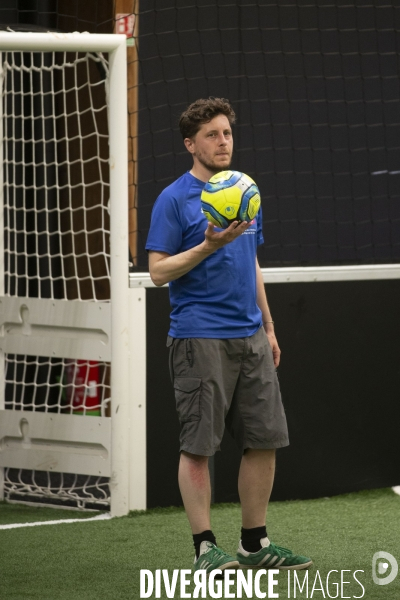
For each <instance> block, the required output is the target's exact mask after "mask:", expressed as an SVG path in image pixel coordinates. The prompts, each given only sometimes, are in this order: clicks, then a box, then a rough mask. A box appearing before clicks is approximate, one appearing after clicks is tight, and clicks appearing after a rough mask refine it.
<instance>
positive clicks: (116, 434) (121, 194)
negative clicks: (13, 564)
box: [109, 36, 129, 516]
mask: <svg viewBox="0 0 400 600" xmlns="http://www.w3.org/2000/svg"><path fill="white" fill-rule="evenodd" d="M122 37H123V41H122V42H121V43H120V44H119V45H118V47H117V48H116V49H115V50H113V51H112V52H110V55H109V63H110V80H109V86H110V87H109V107H110V108H109V144H110V213H111V228H110V231H111V240H110V244H111V311H112V313H111V325H112V327H111V329H112V333H111V356H112V359H111V415H112V421H111V422H112V442H111V449H112V451H111V480H110V487H111V514H112V515H113V516H122V515H126V514H127V513H128V512H129V297H128V287H129V268H128V267H129V265H128V218H127V213H128V148H127V90H126V87H127V68H126V41H125V36H122Z"/></svg>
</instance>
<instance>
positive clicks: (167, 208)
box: [146, 190, 182, 255]
mask: <svg viewBox="0 0 400 600" xmlns="http://www.w3.org/2000/svg"><path fill="white" fill-rule="evenodd" d="M181 245H182V224H181V219H180V217H179V211H178V206H177V202H176V200H175V198H174V197H173V196H171V195H170V194H168V192H167V191H166V190H164V192H162V193H161V194H160V196H159V197H158V198H157V200H156V202H155V204H154V206H153V211H152V213H151V223H150V230H149V235H148V237H147V242H146V250H155V251H156V252H167V253H168V254H171V255H173V254H177V253H178V252H179V250H180V247H181Z"/></svg>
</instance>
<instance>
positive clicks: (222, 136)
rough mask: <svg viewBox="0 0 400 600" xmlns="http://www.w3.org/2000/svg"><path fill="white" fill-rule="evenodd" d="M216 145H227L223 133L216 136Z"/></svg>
mask: <svg viewBox="0 0 400 600" xmlns="http://www.w3.org/2000/svg"><path fill="white" fill-rule="evenodd" d="M218 144H219V145H220V146H226V144H227V140H226V137H225V136H224V134H223V133H220V134H219V136H218Z"/></svg>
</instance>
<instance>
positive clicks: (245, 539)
mask: <svg viewBox="0 0 400 600" xmlns="http://www.w3.org/2000/svg"><path fill="white" fill-rule="evenodd" d="M265 537H267V528H266V527H265V525H264V526H263V527H253V528H252V529H244V528H243V527H242V546H243V548H244V549H245V550H246V551H247V552H258V551H259V550H261V544H260V540H261V538H265Z"/></svg>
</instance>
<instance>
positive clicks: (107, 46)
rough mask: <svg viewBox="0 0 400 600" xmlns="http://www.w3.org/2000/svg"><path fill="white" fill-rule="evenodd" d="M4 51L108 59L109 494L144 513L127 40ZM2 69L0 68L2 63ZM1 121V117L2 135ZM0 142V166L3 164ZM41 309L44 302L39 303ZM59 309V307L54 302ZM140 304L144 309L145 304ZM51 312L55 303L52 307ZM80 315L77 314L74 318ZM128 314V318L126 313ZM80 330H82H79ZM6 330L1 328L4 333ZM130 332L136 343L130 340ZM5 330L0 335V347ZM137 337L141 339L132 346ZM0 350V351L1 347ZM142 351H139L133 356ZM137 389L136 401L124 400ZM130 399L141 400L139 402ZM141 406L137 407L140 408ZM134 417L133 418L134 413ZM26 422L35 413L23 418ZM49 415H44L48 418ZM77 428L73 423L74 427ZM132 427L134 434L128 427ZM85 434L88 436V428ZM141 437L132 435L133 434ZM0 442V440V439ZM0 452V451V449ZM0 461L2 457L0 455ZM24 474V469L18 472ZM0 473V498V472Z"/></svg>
mask: <svg viewBox="0 0 400 600" xmlns="http://www.w3.org/2000/svg"><path fill="white" fill-rule="evenodd" d="M4 51H11V52H13V51H16V52H17V51H19V52H21V51H26V52H58V51H59V52H67V51H68V52H106V53H108V58H109V96H108V104H109V174H110V222H111V225H110V246H111V256H110V264H111V315H110V342H111V343H110V346H111V350H110V356H111V362H112V369H111V396H112V401H111V419H109V418H108V419H107V417H101V418H100V417H99V418H98V421H99V425H100V420H101V421H102V422H104V421H105V420H108V422H109V421H110V420H111V442H110V450H111V462H110V468H109V469H108V470H109V475H110V490H111V513H112V515H113V516H121V515H126V514H127V513H128V512H129V510H132V509H144V508H146V465H145V460H146V454H145V442H146V439H145V387H144V381H145V380H144V378H145V373H144V372H143V371H142V368H143V365H142V363H141V361H140V356H138V355H139V353H140V354H142V353H143V352H144V349H145V330H144V327H145V324H143V323H141V322H138V320H137V319H135V315H134V314H133V310H131V311H130V305H131V307H132V309H134V305H135V303H137V302H138V301H142V300H143V299H142V297H141V293H140V292H141V290H129V263H128V147H127V127H128V122H127V60H126V36H125V35H117V34H87V33H65V34H64V33H51V32H49V33H20V32H1V33H0V56H1V53H2V52H4ZM0 63H1V61H0ZM1 122H2V115H1V114H0V133H1ZM2 158H3V156H2V143H0V162H2ZM2 239H3V182H2V172H1V177H0V244H1V248H0V251H1V252H3V243H2ZM0 296H1V297H2V298H1V299H0V300H2V299H3V297H4V265H3V264H1V265H0ZM43 302H45V300H43ZM56 302H57V303H60V302H65V301H56ZM143 304H144V302H143ZM53 306H54V303H53ZM78 312H79V311H78ZM130 313H131V314H130ZM81 326H82V325H81ZM3 329H4V328H3ZM133 331H135V337H136V339H135V340H134V339H132V335H131V334H132V332H133ZM2 336H4V331H3V332H2V333H1V335H0V341H1V338H2ZM138 338H139V339H138ZM0 346H2V344H0ZM137 348H140V351H139V350H137ZM3 352H4V348H3V347H1V348H0V353H1V356H0V359H1V358H3V360H1V362H0V377H1V381H0V389H1V391H0V417H1V416H3V418H5V420H6V419H7V416H8V415H7V414H6V413H10V412H12V411H9V410H4V408H5V399H4V377H5V374H4V354H3ZM133 386H134V388H133V389H135V402H132V403H131V404H130V402H129V397H130V393H131V390H132V387H133ZM136 399H138V400H139V401H138V402H137V401H136ZM138 407H139V408H138ZM136 409H138V410H137V412H135V410H136ZM29 414H30V415H32V414H34V413H32V412H31V413H29ZM51 416H53V417H54V415H50V416H49V418H50V417H51ZM60 417H63V418H64V419H66V418H67V419H68V418H71V419H78V420H79V419H80V420H81V421H85V422H86V421H87V422H88V425H90V428H92V429H93V425H94V423H95V419H97V417H90V418H86V417H83V418H82V417H74V416H71V417H69V416H65V415H60ZM76 422H77V421H76ZM131 423H132V428H130V424H131ZM90 428H89V429H90ZM138 431H139V432H140V435H136V432H138ZM0 443H1V440H0ZM0 450H1V448H0ZM0 456H1V451H0ZM20 467H21V468H24V465H20ZM2 471H3V469H2V468H0V498H1V495H2V477H3V473H2Z"/></svg>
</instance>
